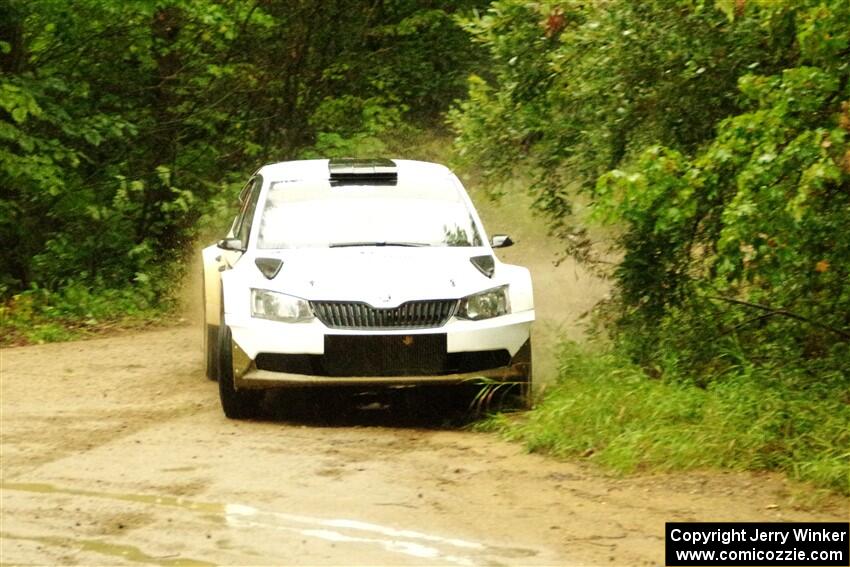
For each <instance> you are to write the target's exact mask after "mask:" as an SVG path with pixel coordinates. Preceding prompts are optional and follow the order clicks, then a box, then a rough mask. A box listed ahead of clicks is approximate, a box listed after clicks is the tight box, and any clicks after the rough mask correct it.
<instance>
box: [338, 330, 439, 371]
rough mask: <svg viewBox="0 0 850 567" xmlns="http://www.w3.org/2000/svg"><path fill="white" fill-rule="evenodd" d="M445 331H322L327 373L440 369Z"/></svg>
mask: <svg viewBox="0 0 850 567" xmlns="http://www.w3.org/2000/svg"><path fill="white" fill-rule="evenodd" d="M445 363H446V335H444V334H439V335H371V336H349V335H326V336H325V356H324V358H323V360H322V364H323V366H324V368H325V371H326V372H327V374H328V375H329V376H418V375H433V374H441V373H443V372H444V369H445Z"/></svg>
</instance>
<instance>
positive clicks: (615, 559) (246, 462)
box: [0, 219, 847, 565]
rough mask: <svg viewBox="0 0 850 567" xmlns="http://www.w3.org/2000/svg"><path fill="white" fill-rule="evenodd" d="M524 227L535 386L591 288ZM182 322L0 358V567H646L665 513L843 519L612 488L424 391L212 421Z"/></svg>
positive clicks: (784, 492) (691, 485)
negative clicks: (451, 415) (446, 408)
mask: <svg viewBox="0 0 850 567" xmlns="http://www.w3.org/2000/svg"><path fill="white" fill-rule="evenodd" d="M496 220H498V219H496ZM491 222H492V221H491ZM498 229H499V226H493V227H492V229H491V230H493V231H494V232H495V231H498ZM534 230H537V229H535V228H534V226H533V225H532V224H529V225H528V226H526V227H520V228H519V230H518V232H519V240H520V241H521V244H520V245H517V246H516V247H514V248H511V249H507V250H506V251H505V254H503V255H502V256H503V259H506V260H515V261H519V262H520V263H524V264H526V265H529V264H530V265H531V266H532V268H533V271H534V275H535V283H536V286H537V305H538V315H539V321H538V325H537V328H536V330H535V341H536V344H535V350H536V352H535V356H536V357H537V358H536V363H535V365H536V367H537V370H538V371H539V372H538V377H539V378H542V379H543V381H544V382H545V381H546V380H550V379H551V376H552V374H553V369H554V358H553V357H552V353H553V352H554V349H555V343H556V341H555V338H554V337H557V336H561V335H567V336H575V335H576V333H578V330H577V327H576V325H575V320H576V317H577V315H578V313H580V312H581V311H582V310H584V309H586V308H587V307H589V306H590V305H591V304H592V303H593V302H594V301H596V300H597V299H598V298H599V297H601V295H602V294H604V292H605V288H604V285H602V284H600V283H599V282H595V281H593V280H592V278H589V276H587V274H583V273H581V272H580V270H579V269H578V268H577V267H576V266H573V265H571V264H569V263H566V264H562V265H561V266H560V267H558V268H557V269H556V268H554V267H552V265H551V262H550V259H551V257H552V256H553V254H554V252H553V250H551V249H548V248H546V247H545V246H544V245H541V244H540V243H541V242H543V241H544V240H543V239H537V240H535V239H534V238H530V239H529V240H527V244H526V245H525V246H523V245H522V239H523V237H524V236H528V235H531V236H532V237H533V236H534V235H533V232H534ZM514 234H515V235H516V232H515V233H514ZM190 287H193V286H190ZM194 289H197V288H194ZM199 329H200V326H199V325H196V324H195V325H186V326H184V327H177V328H168V329H161V330H156V331H150V332H144V333H134V334H125V335H119V336H113V337H109V338H102V339H96V340H89V341H83V342H73V343H64V344H50V345H39V346H30V347H19V348H9V349H4V350H2V351H0V378H1V379H2V383H0V386H2V389H1V390H0V395H2V405H0V411H2V413H1V414H0V429H2V432H0V433H1V435H0V437H2V438H1V439H0V458H1V459H2V478H1V479H0V480H1V481H2V487H1V488H0V564H2V565H55V564H74V565H124V564H127V565H130V564H140V563H141V564H152V565H207V564H226V565H270V564H275V565H640V564H649V565H656V564H660V563H661V562H662V557H663V547H664V543H663V533H664V522H665V521H676V520H685V521H686V520H694V521H696V520H700V521H723V520H725V521H734V520H741V521H744V520H749V521H758V520H773V521H783V520H846V518H847V508H846V506H847V501H846V500H841V499H830V498H822V499H821V500H820V501H819V505H818V507H817V508H816V509H811V508H810V509H809V510H808V511H806V510H801V509H797V508H795V504H794V503H795V501H799V494H800V493H799V491H798V490H799V489H795V488H793V487H789V486H788V485H786V483H785V482H784V481H782V480H781V479H780V478H779V477H777V476H770V475H749V474H733V473H729V474H723V473H717V472H706V473H698V474H675V475H653V476H643V477H632V478H627V479H618V478H614V477H609V476H606V475H605V474H604V473H602V472H601V471H599V470H598V469H596V468H593V467H592V466H590V465H584V464H577V463H569V462H558V461H555V460H553V459H550V458H546V457H543V456H540V455H530V454H525V453H524V452H523V450H522V448H521V447H520V446H518V445H515V444H511V443H508V442H505V441H503V440H501V439H499V438H498V437H496V436H494V435H492V434H486V433H477V432H474V431H470V430H468V429H465V428H463V427H458V426H457V424H456V422H455V423H453V424H449V425H446V420H445V419H444V415H442V414H441V413H440V409H439V406H437V411H436V412H431V413H430V414H429V413H427V412H426V413H424V414H423V413H420V412H411V411H410V410H411V407H414V408H415V407H416V404H417V403H421V404H422V405H425V404H427V403H430V398H428V397H425V396H421V397H420V398H419V399H418V400H417V397H416V396H413V397H412V398H406V402H407V403H406V404H404V403H395V402H394V400H390V403H389V404H388V403H387V402H386V400H380V399H378V400H373V399H371V398H368V397H366V398H364V397H362V396H349V397H343V398H341V399H337V398H332V397H326V398H322V397H315V398H312V399H309V400H307V401H306V402H304V403H302V404H299V405H298V406H297V407H298V408H300V409H299V411H289V412H287V411H285V410H284V408H286V407H289V406H288V405H287V403H286V401H287V400H286V398H285V397H282V396H278V397H272V398H271V399H270V400H268V402H269V403H268V404H267V413H266V415H265V417H264V418H263V419H260V420H255V421H243V422H236V421H229V420H227V419H225V418H224V416H223V415H222V413H221V410H220V408H219V403H218V394H217V387H216V384H215V383H213V382H210V381H208V380H206V378H205V377H204V376H203V368H202V362H201V360H202V358H201V352H200V343H201V338H200V332H199ZM541 369H542V370H541ZM411 403H412V404H413V405H411Z"/></svg>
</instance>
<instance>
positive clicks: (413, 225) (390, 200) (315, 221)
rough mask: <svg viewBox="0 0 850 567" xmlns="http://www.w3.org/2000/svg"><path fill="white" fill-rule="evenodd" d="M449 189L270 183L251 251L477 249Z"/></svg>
mask: <svg viewBox="0 0 850 567" xmlns="http://www.w3.org/2000/svg"><path fill="white" fill-rule="evenodd" d="M481 245H482V240H481V237H480V235H479V232H478V230H477V229H476V226H475V221H474V220H473V218H472V215H471V214H470V212H469V210H468V209H467V206H466V204H465V202H464V201H463V200H462V199H461V198H460V196H459V195H458V192H457V190H456V189H454V188H453V187H443V188H442V190H437V191H433V190H428V189H427V188H424V187H418V188H417V187H412V188H411V187H407V188H400V187H396V186H363V185H355V186H340V187H331V186H330V185H329V184H327V183H324V184H316V185H313V186H311V185H308V184H304V183H287V182H277V183H273V184H272V185H271V187H270V189H269V193H268V197H267V199H266V204H265V208H264V210H263V214H262V217H261V220H260V234H259V239H258V241H257V247H258V248H262V249H278V248H327V247H346V246H481Z"/></svg>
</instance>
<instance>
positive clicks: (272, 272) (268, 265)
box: [254, 258, 283, 280]
mask: <svg viewBox="0 0 850 567" xmlns="http://www.w3.org/2000/svg"><path fill="white" fill-rule="evenodd" d="M254 263H255V264H256V265H257V267H258V268H259V269H260V271H261V272H262V273H263V275H264V276H266V277H267V278H268V279H270V280H273V279H274V277H275V276H276V275H277V274H278V272H280V267H281V266H283V260H280V259H278V258H257V259H255V260H254Z"/></svg>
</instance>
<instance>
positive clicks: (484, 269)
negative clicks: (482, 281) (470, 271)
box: [469, 254, 496, 278]
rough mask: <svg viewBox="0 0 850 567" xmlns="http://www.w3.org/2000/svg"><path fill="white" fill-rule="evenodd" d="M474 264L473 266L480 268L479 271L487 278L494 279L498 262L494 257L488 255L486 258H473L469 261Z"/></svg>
mask: <svg viewBox="0 0 850 567" xmlns="http://www.w3.org/2000/svg"><path fill="white" fill-rule="evenodd" d="M469 261H470V262H472V265H473V266H475V267H476V268H478V271H479V272H481V273H482V274H484V275H485V276H487V277H488V278H492V277H493V273H494V272H495V271H496V261H495V260H494V259H493V257H492V256H490V255H489V254H487V255H486V256H473V257H472V258H470V259H469Z"/></svg>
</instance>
